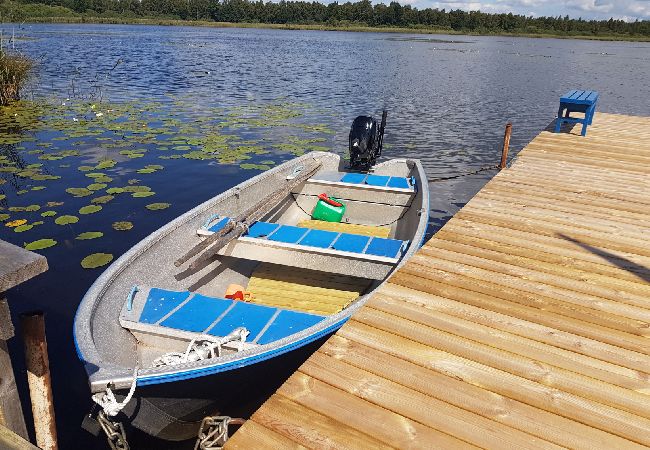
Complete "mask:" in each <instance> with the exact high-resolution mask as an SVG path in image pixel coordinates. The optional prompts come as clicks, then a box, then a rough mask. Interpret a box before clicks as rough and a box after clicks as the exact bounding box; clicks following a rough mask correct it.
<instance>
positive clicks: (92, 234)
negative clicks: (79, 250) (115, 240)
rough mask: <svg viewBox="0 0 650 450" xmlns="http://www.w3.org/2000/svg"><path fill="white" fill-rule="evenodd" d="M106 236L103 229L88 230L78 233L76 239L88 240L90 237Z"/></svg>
mask: <svg viewBox="0 0 650 450" xmlns="http://www.w3.org/2000/svg"><path fill="white" fill-rule="evenodd" d="M102 236H104V233H102V232H101V231H86V232H85V233H81V234H80V235H78V236H77V237H76V238H75V239H77V240H79V241H87V240H90V239H97V238H100V237H102Z"/></svg>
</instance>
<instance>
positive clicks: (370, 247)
mask: <svg viewBox="0 0 650 450" xmlns="http://www.w3.org/2000/svg"><path fill="white" fill-rule="evenodd" d="M228 220H229V218H227V217H224V218H221V219H220V220H219V221H218V222H217V223H215V224H214V225H209V226H208V228H207V229H205V230H203V231H204V232H203V233H200V231H201V230H200V231H199V234H204V235H205V234H212V233H216V232H217V231H219V230H220V229H222V228H223V227H224V226H225V225H226V224H227V223H228ZM206 232H207V233H206ZM242 237H244V238H253V239H263V240H266V241H270V242H276V243H284V244H292V245H296V246H297V247H299V248H302V249H303V250H304V249H314V250H318V249H331V250H334V251H338V252H347V253H354V254H355V255H357V256H363V257H365V258H368V259H374V258H376V257H380V258H389V259H395V260H398V259H399V258H401V256H402V254H403V253H404V251H405V250H406V247H407V246H408V243H409V241H401V240H399V239H389V238H382V237H377V236H368V235H363V234H352V233H342V232H336V231H327V230H318V229H315V228H308V227H296V226H292V225H282V224H278V223H271V222H255V223H254V224H253V225H251V227H250V228H249V230H248V232H247V233H246V234H244V235H243V236H242ZM240 239H241V238H240ZM395 262H396V261H395Z"/></svg>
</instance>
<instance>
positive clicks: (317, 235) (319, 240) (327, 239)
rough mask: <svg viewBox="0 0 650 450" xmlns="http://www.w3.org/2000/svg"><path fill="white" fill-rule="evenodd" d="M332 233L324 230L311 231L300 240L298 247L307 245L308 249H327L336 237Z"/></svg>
mask: <svg viewBox="0 0 650 450" xmlns="http://www.w3.org/2000/svg"><path fill="white" fill-rule="evenodd" d="M338 235H339V234H338V233H335V232H334V231H324V230H311V231H309V233H307V236H305V237H304V238H302V240H301V241H300V245H308V246H310V247H319V248H329V247H330V246H331V245H332V242H334V239H336V236H338Z"/></svg>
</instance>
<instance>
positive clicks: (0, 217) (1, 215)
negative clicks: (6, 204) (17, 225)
mask: <svg viewBox="0 0 650 450" xmlns="http://www.w3.org/2000/svg"><path fill="white" fill-rule="evenodd" d="M9 217H11V216H10V215H9V214H0V221H2V222H4V221H5V220H7V219H8V218H9Z"/></svg>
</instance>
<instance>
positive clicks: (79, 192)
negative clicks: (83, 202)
mask: <svg viewBox="0 0 650 450" xmlns="http://www.w3.org/2000/svg"><path fill="white" fill-rule="evenodd" d="M65 191H66V192H67V193H68V194H72V195H73V196H75V197H87V196H89V195H91V194H92V193H93V191H91V190H90V189H86V188H68V189H66V190H65Z"/></svg>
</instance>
